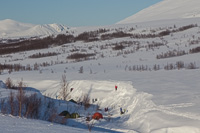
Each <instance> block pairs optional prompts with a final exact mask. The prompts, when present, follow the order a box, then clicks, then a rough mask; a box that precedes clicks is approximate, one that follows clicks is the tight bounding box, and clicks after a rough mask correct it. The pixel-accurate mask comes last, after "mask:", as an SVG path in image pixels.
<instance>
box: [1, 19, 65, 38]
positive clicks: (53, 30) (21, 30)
mask: <svg viewBox="0 0 200 133" xmlns="http://www.w3.org/2000/svg"><path fill="white" fill-rule="evenodd" d="M68 29H69V28H68V27H67V26H65V25H61V24H44V25H34V24H26V23H21V22H17V21H14V20H10V19H6V20H1V21H0V39H10V38H29V37H41V36H42V37H43V36H49V35H57V34H61V33H66V31H67V30H68Z"/></svg>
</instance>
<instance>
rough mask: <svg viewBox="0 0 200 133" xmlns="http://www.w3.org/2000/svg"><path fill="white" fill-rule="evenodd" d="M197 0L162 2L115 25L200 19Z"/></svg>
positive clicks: (199, 4)
mask: <svg viewBox="0 0 200 133" xmlns="http://www.w3.org/2000/svg"><path fill="white" fill-rule="evenodd" d="M199 6H200V1H199V0H163V1H161V2H159V3H157V4H155V5H153V6H150V7H148V8H146V9H144V10H142V11H140V12H138V13H136V14H134V15H132V16H130V17H128V18H126V19H124V20H122V21H120V22H118V23H117V24H127V23H135V22H144V21H154V20H166V19H179V18H196V17H200V8H199Z"/></svg>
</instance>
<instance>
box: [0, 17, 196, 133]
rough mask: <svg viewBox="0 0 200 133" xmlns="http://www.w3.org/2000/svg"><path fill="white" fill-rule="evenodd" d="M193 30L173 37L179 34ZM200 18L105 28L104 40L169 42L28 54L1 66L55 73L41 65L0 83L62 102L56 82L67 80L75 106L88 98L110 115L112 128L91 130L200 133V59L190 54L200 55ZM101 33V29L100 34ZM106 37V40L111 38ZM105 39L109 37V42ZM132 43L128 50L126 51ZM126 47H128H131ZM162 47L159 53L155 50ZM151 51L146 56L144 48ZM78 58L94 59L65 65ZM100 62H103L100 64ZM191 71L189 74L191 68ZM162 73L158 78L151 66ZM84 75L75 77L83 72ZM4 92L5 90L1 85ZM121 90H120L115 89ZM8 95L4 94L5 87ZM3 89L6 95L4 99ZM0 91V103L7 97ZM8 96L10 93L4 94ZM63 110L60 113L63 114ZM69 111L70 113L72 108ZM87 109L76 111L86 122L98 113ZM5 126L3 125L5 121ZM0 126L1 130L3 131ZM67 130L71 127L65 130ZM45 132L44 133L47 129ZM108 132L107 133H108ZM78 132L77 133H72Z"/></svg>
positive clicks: (7, 58) (103, 124)
mask: <svg viewBox="0 0 200 133" xmlns="http://www.w3.org/2000/svg"><path fill="white" fill-rule="evenodd" d="M191 24H197V25H196V26H194V27H192V28H189V29H185V30H177V29H179V28H181V27H183V26H187V25H191ZM199 25H200V21H199V18H192V19H191V18H188V19H183V20H181V19H177V20H173V21H172V20H167V21H165V20H161V21H154V22H151V23H150V22H143V23H138V24H124V25H123V24H122V25H112V26H105V28H106V29H109V31H108V32H109V33H112V32H115V31H123V32H125V33H132V34H138V35H140V34H143V35H148V34H158V33H160V32H162V31H166V30H170V31H177V32H171V33H170V34H169V35H166V36H162V37H153V38H131V37H123V38H112V39H109V40H101V41H93V42H83V41H77V42H73V43H68V44H63V45H62V46H56V47H49V48H47V49H40V50H32V51H25V52H20V53H12V54H9V55H2V56H0V62H1V63H7V64H21V65H23V66H28V65H30V66H31V67H32V68H33V66H34V64H35V63H40V64H42V63H44V62H48V63H49V64H51V63H52V65H49V66H43V65H39V69H38V70H32V71H13V72H11V73H10V74H9V72H8V70H4V71H2V72H1V75H0V80H2V81H5V80H6V79H7V78H8V77H10V78H11V79H13V81H14V82H17V81H18V80H19V79H22V78H23V81H24V82H25V83H26V84H27V85H28V86H29V87H33V88H36V89H38V90H40V92H41V93H42V94H44V95H47V96H50V97H52V98H56V95H60V88H61V86H60V81H61V77H62V75H63V74H66V76H67V81H69V87H73V88H74V90H73V91H72V93H71V95H70V97H71V98H73V99H75V100H76V99H78V98H79V97H80V96H82V94H84V93H89V95H90V97H91V102H92V99H96V98H97V102H95V103H94V104H99V105H100V108H101V109H102V111H101V112H102V113H103V114H104V116H105V118H108V116H107V115H108V114H107V113H106V112H104V111H103V109H104V108H105V107H109V110H110V113H111V114H112V117H111V118H112V120H111V122H107V121H106V120H105V119H104V120H101V121H99V122H96V123H95V126H96V128H100V130H95V131H100V132H101V131H102V132H103V131H105V130H106V129H107V131H108V132H109V131H110V132H112V131H116V132H133V133H135V132H139V133H188V132H189V133H199V132H200V126H199V125H200V113H199V110H200V102H199V101H200V91H199V86H200V82H199V79H200V74H199V68H200V59H199V56H200V53H199V52H197V53H190V52H189V51H190V49H192V48H197V47H200V28H199ZM101 28H104V27H101ZM98 29H99V27H96V28H95V27H89V28H88V27H81V28H74V29H73V30H74V31H75V32H74V34H75V35H76V34H77V33H82V32H84V31H88V30H90V31H95V30H98ZM108 32H107V33H108ZM107 33H106V34H107ZM130 42H133V44H132V45H131V43H130ZM120 43H122V44H123V45H125V48H124V49H123V50H113V47H114V45H116V44H120ZM128 44H130V46H128ZM155 44H156V45H157V44H161V45H159V46H152V45H155ZM149 47H150V48H149ZM74 50H77V51H78V52H80V53H96V55H95V57H94V59H91V60H85V61H78V62H76V61H74V60H69V59H67V58H66V57H68V55H70V54H72V53H74V52H71V51H74ZM183 50H184V51H186V54H184V55H180V56H174V57H168V58H163V59H157V58H156V56H157V55H160V54H163V53H167V52H169V51H183ZM55 51H56V52H58V53H60V54H58V55H56V56H50V57H43V58H36V59H34V58H33V59H31V58H29V56H30V55H33V54H35V53H39V52H40V53H48V52H55ZM102 55H103V56H102ZM177 61H183V62H184V63H185V66H186V67H185V68H182V69H172V70H165V69H164V66H166V65H167V64H170V63H173V64H176V62H177ZM194 62H195V65H196V66H197V68H196V69H188V68H187V66H188V64H190V63H194ZM155 64H156V65H159V66H160V69H159V70H154V69H153V68H154V66H155ZM141 65H143V66H144V67H145V66H148V68H149V69H147V70H138V71H134V70H133V67H134V66H136V67H140V66H141ZM81 67H83V72H82V73H80V68H81ZM1 84H2V86H5V85H3V83H1ZM115 85H118V90H117V91H115V90H114V86H115ZM2 88H5V87H2ZM5 90H6V89H4V91H5ZM4 91H2V90H1V92H0V93H1V96H2V98H3V97H5V95H4V94H6V93H5V92H4ZM7 94H8V93H7ZM120 107H122V108H124V109H127V110H128V112H127V113H126V114H125V115H120V113H119V108H120ZM62 109H66V108H64V106H63V108H61V109H60V110H59V111H62ZM72 110H73V106H72ZM95 111H96V110H95V109H92V108H90V109H89V110H87V111H84V110H80V113H81V114H82V115H84V116H86V115H87V114H88V113H90V112H92V113H93V112H95ZM5 119H6V118H5ZM83 122H85V120H84V119H78V120H77V121H76V125H78V127H79V128H80V127H81V125H82V123H83ZM0 126H1V125H0ZM70 126H73V124H72V125H70ZM44 130H45V129H44ZM111 130H112V131H111ZM77 132H79V131H77Z"/></svg>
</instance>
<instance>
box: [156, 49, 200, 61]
mask: <svg viewBox="0 0 200 133" xmlns="http://www.w3.org/2000/svg"><path fill="white" fill-rule="evenodd" d="M199 52H200V47H196V48H193V49H190V50H189V52H185V51H184V50H179V51H177V50H172V51H168V52H166V53H161V54H158V55H157V56H156V58H157V59H164V58H171V57H177V56H183V55H186V54H194V53H199Z"/></svg>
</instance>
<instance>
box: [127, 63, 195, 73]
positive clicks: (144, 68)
mask: <svg viewBox="0 0 200 133" xmlns="http://www.w3.org/2000/svg"><path fill="white" fill-rule="evenodd" d="M162 69H164V70H180V69H199V67H198V66H197V65H196V63H195V62H190V63H188V64H186V63H184V62H183V61H177V62H176V63H167V64H165V65H164V66H160V65H158V64H155V65H153V66H152V67H149V66H148V65H133V66H128V65H126V66H125V71H158V70H162Z"/></svg>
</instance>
